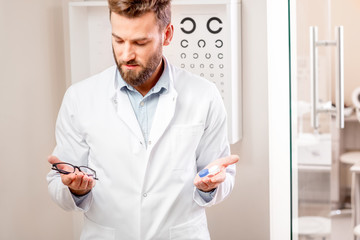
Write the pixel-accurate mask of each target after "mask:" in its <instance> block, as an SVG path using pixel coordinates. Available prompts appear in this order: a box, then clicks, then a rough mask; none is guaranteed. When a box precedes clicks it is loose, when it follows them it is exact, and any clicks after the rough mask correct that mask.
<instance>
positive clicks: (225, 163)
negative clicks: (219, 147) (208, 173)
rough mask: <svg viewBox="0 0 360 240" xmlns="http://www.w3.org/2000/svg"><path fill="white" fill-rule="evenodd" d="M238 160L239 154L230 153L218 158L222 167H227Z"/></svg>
mask: <svg viewBox="0 0 360 240" xmlns="http://www.w3.org/2000/svg"><path fill="white" fill-rule="evenodd" d="M238 161H239V156H238V155H230V156H227V157H224V158H221V159H220V165H221V166H223V167H225V168H226V167H227V166H229V165H231V164H235V163H237V162H238Z"/></svg>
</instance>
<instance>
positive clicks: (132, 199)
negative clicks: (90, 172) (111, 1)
mask: <svg viewBox="0 0 360 240" xmlns="http://www.w3.org/2000/svg"><path fill="white" fill-rule="evenodd" d="M167 67H169V71H170V86H169V91H168V92H167V93H166V94H163V95H161V96H160V99H159V102H158V106H157V110H156V113H155V115H154V120H153V126H152V127H151V132H150V135H149V142H148V147H147V148H146V147H145V144H144V138H143V136H142V133H141V130H140V127H139V125H138V122H137V119H136V116H135V114H134V112H133V109H132V106H131V103H130V101H129V99H128V96H127V95H126V93H123V92H122V91H119V89H118V87H117V84H116V82H117V81H116V80H115V78H116V77H115V76H116V67H115V66H113V67H111V68H109V69H107V70H105V71H104V72H102V73H100V74H98V75H95V76H93V77H91V78H89V79H87V80H84V81H81V82H79V83H77V84H74V85H73V86H71V87H70V88H69V89H68V90H67V92H66V94H65V97H64V100H63V103H62V106H61V109H60V112H59V115H58V120H57V124H56V141H57V146H56V148H55V150H54V153H53V154H54V155H55V156H57V157H58V158H59V159H60V160H61V161H66V162H71V163H73V164H76V165H88V166H89V167H91V168H93V169H95V170H96V172H97V176H98V178H99V181H97V182H96V186H95V188H94V189H93V190H92V191H91V192H90V194H89V196H88V197H87V198H86V199H85V200H84V202H82V203H81V204H80V206H77V205H76V204H75V202H74V200H73V198H72V195H71V193H70V191H69V189H68V188H67V187H66V186H64V185H63V184H62V182H61V179H60V177H59V174H57V173H55V171H51V172H50V173H49V174H48V176H47V180H48V188H49V192H50V195H51V196H52V198H53V199H54V201H55V202H56V203H57V204H58V205H60V206H61V207H62V208H64V209H66V210H80V211H83V212H84V215H85V220H84V228H83V231H82V234H81V239H86V240H89V239H94V240H99V239H101V240H107V239H109V240H110V239H125V240H132V239H134V240H135V239H136V240H147V239H156V240H160V239H186V240H191V239H199V240H200V239H201V240H204V239H210V237H209V232H208V229H207V222H206V216H205V209H204V207H206V206H211V205H213V204H216V203H219V202H220V201H222V200H223V199H224V198H225V197H226V196H227V195H228V194H229V193H230V192H231V190H232V188H233V184H234V175H235V166H234V165H232V166H230V167H228V169H227V177H226V180H225V182H223V183H222V184H221V185H220V186H219V187H218V189H217V190H216V194H215V197H214V199H213V200H212V201H210V202H209V203H206V202H205V201H204V200H203V199H202V198H201V197H200V195H199V193H198V192H197V191H196V188H195V187H194V185H193V180H194V178H195V176H196V173H197V172H198V171H199V170H201V169H202V168H204V167H205V166H206V165H207V164H208V163H210V162H211V161H213V160H215V159H217V158H220V157H223V156H227V155H229V154H230V151H229V145H228V141H227V135H226V132H227V130H226V114H225V109H224V106H223V102H222V99H221V96H220V94H219V92H218V90H217V88H216V86H215V85H214V84H213V83H210V82H209V81H207V80H205V79H202V78H200V77H197V76H195V75H193V74H191V73H188V72H185V71H183V70H181V69H178V68H175V67H173V66H172V65H167Z"/></svg>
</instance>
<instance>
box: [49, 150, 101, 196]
mask: <svg viewBox="0 0 360 240" xmlns="http://www.w3.org/2000/svg"><path fill="white" fill-rule="evenodd" d="M48 162H49V163H50V164H54V163H58V162H61V161H60V160H59V159H58V158H57V157H55V156H49V157H48ZM60 176H61V181H62V182H63V184H64V185H66V186H68V187H69V189H70V191H71V192H72V193H73V194H75V195H80V196H81V195H85V194H87V193H88V192H90V191H91V189H92V188H93V187H94V186H95V180H94V179H93V178H92V177H89V176H87V175H86V174H84V173H83V172H79V171H78V170H76V172H75V173H70V174H60Z"/></svg>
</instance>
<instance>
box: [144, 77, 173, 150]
mask: <svg viewBox="0 0 360 240" xmlns="http://www.w3.org/2000/svg"><path fill="white" fill-rule="evenodd" d="M176 99H177V92H176V91H175V89H174V88H173V87H172V84H170V88H169V92H168V93H167V94H162V95H160V98H159V102H158V105H157V108H156V112H155V116H154V120H153V126H152V127H151V132H150V138H149V140H150V141H152V144H151V146H155V144H156V143H157V141H158V140H159V139H160V137H161V136H162V135H163V134H164V132H165V130H166V129H167V128H168V126H169V124H170V122H171V120H172V119H173V117H174V114H175V106H176Z"/></svg>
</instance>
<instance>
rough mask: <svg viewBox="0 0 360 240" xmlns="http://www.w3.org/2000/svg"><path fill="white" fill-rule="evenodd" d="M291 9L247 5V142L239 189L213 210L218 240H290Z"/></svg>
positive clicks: (238, 147)
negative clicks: (289, 26) (289, 46)
mask: <svg viewBox="0 0 360 240" xmlns="http://www.w3.org/2000/svg"><path fill="white" fill-rule="evenodd" d="M287 17H288V15H287V4H286V3H285V2H280V1H271V0H243V1H242V41H243V44H242V49H243V56H242V61H243V130H244V133H243V140H242V141H241V142H239V143H237V144H235V145H233V146H232V151H233V153H236V154H239V155H240V162H239V164H238V166H237V176H236V185H235V189H234V191H233V193H232V195H231V196H230V197H229V199H227V200H225V202H224V203H223V204H220V205H218V206H214V207H212V208H210V209H209V210H208V211H207V212H208V217H209V228H210V232H211V236H212V239H213V240H222V239H227V240H232V239H233V240H238V239H244V240H245V239H246V240H266V239H273V240H285V239H290V142H289V139H290V133H289V130H290V126H289V121H290V120H289V94H288V93H289V62H288V60H289V55H288V51H289V50H288V24H287V23H288V18H287Z"/></svg>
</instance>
